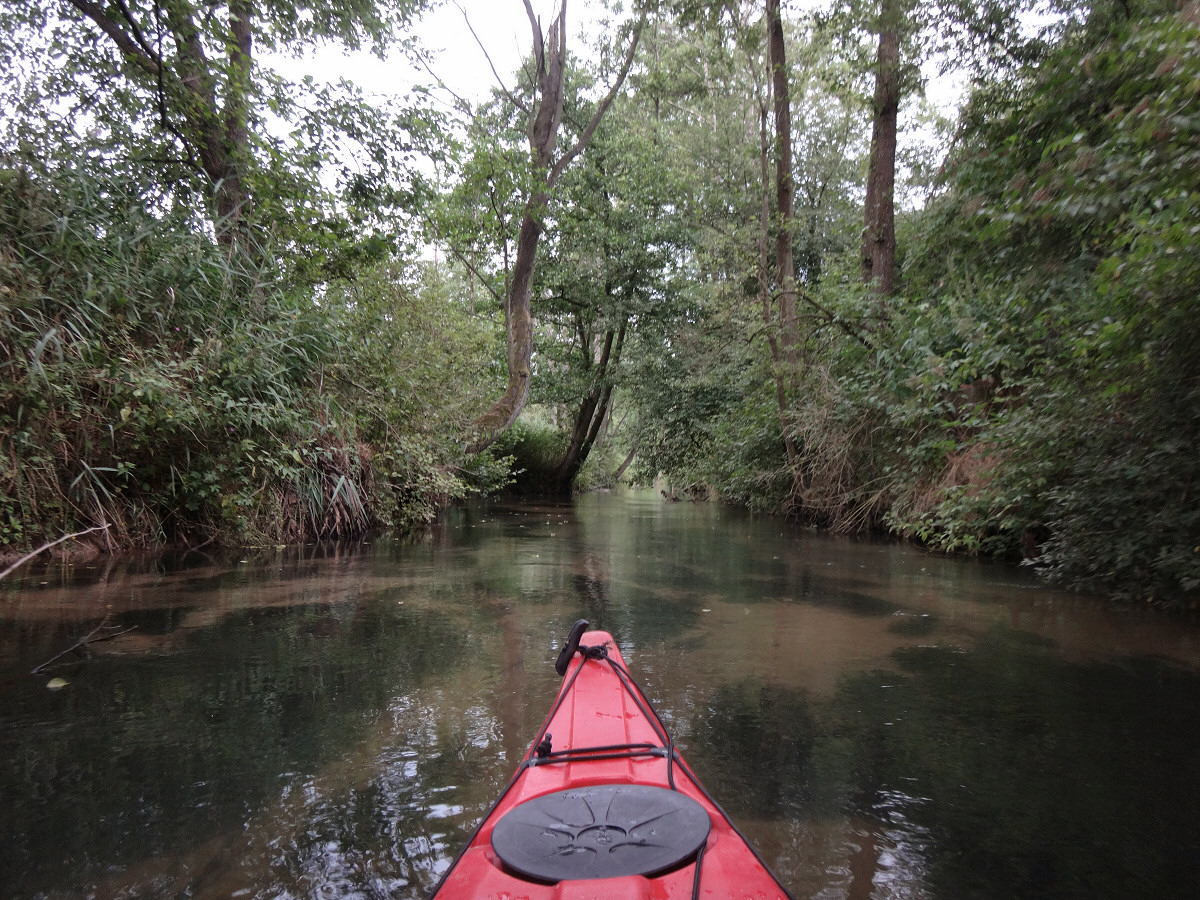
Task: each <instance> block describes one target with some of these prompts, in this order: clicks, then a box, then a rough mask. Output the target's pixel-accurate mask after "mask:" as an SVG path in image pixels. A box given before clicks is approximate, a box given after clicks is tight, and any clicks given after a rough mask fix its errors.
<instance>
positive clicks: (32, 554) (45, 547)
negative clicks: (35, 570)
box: [0, 525, 112, 578]
mask: <svg viewBox="0 0 1200 900" xmlns="http://www.w3.org/2000/svg"><path fill="white" fill-rule="evenodd" d="M110 528H112V526H111V525H97V526H96V527H95V528H89V529H88V530H87V531H77V532H75V533H74V534H64V535H63V536H62V537H60V538H59V539H58V540H57V541H51V542H50V543H48V544H42V546H40V547H38V548H37V549H36V550H34V551H32V552H30V553H26V554H25V555H24V556H22V557H21V558H20V559H18V560H17V561H16V562H15V563H13V564H12V565H11V566H9V567H8V568H7V569H5V570H4V571H3V572H0V578H4V577H5V576H7V575H8V574H9V573H10V572H13V571H15V570H17V569H19V568H20V567H21V566H23V565H25V563H27V562H29V561H30V560H31V559H33V558H34V557H35V556H37V555H38V554H39V553H41V552H42V551H43V550H49V549H50V548H51V547H55V546H58V545H59V544H61V543H62V542H63V541H69V540H71V538H77V537H83V536H84V535H85V534H91V533H92V532H93V531H108V529H110Z"/></svg>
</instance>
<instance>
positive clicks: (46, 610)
mask: <svg viewBox="0 0 1200 900" xmlns="http://www.w3.org/2000/svg"><path fill="white" fill-rule="evenodd" d="M578 618H587V619H589V620H590V621H591V623H592V624H593V626H595V627H599V628H604V629H606V630H608V631H611V632H612V633H613V634H614V636H615V637H616V638H617V641H618V643H619V645H620V648H621V651H622V653H623V654H624V655H625V658H626V660H627V661H628V662H629V664H630V667H631V669H632V671H633V673H634V675H635V676H636V677H637V678H638V679H639V681H640V682H641V683H642V685H643V687H644V689H645V690H646V693H647V694H648V695H649V697H650V699H651V700H652V702H653V703H654V704H655V705H656V707H657V708H658V710H659V712H660V714H661V715H662V717H663V718H664V720H665V721H666V722H667V724H668V726H669V727H670V728H671V729H672V731H673V733H674V736H675V738H676V743H677V744H678V745H679V747H680V748H681V749H682V751H683V753H684V755H685V756H686V757H687V759H688V760H689V762H690V763H691V764H692V766H693V768H695V769H696V770H697V772H698V774H699V776H700V778H701V780H702V781H704V782H705V784H706V786H707V787H708V789H709V790H710V792H711V793H712V794H713V795H714V796H715V797H716V798H717V799H718V800H719V801H721V802H722V804H723V805H724V806H725V808H726V810H727V811H728V812H729V814H730V816H731V817H732V818H733V819H734V820H735V822H736V823H737V824H738V825H739V826H740V827H741V829H742V830H743V831H744V832H745V834H746V835H747V837H748V838H749V839H750V841H751V843H753V844H754V845H755V846H756V847H757V848H758V850H759V851H760V852H761V854H762V855H763V856H764V858H765V859H766V860H767V861H768V862H769V863H770V865H771V866H772V867H773V868H774V869H775V871H776V872H777V874H778V875H779V877H780V879H781V880H782V881H783V882H784V883H785V884H786V885H788V886H789V888H790V889H791V890H792V891H793V893H794V894H795V896H796V897H798V898H801V897H803V898H809V897H815V898H850V900H866V898H875V900H885V898H946V900H958V898H973V897H979V898H990V897H997V898H1001V897H1003V898H1009V897H1021V898H1028V897H1054V898H1062V897H1080V898H1083V897H1087V898H1131V897H1160V898H1173V897H1191V896H1195V893H1196V885H1197V884H1200V625H1197V622H1196V621H1195V620H1194V619H1192V618H1182V617H1180V616H1178V615H1168V614H1164V613H1160V612H1157V611H1154V610H1128V609H1116V608H1113V607H1110V606H1108V605H1107V604H1104V603H1101V602H1098V601H1096V600H1090V599H1085V598H1080V597H1077V596H1073V595H1068V594H1062V593H1058V592H1055V591H1052V590H1049V589H1047V588H1045V587H1041V586H1039V585H1038V584H1037V583H1036V582H1035V581H1034V580H1033V579H1032V577H1031V576H1030V575H1029V574H1028V573H1027V572H1026V571H1024V570H1022V569H1018V568H1016V567H1011V566H1002V565H989V564H983V563H978V562H971V561H964V560H957V559H943V558H939V557H936V556H930V555H926V554H923V553H921V552H918V551H916V550H913V549H910V548H905V547H902V546H897V545H892V544H883V543H871V542H857V541H849V540H843V539H835V538H830V537H826V536H823V535H820V534H816V533H813V532H809V531H806V530H803V529H799V528H794V527H792V526H789V525H786V524H784V523H781V522H778V521H773V520H767V519H762V518H754V517H751V516H749V515H747V514H745V513H742V512H739V511H736V510H730V509H725V508H722V507H719V506H716V505H710V504H690V503H667V502H665V501H663V500H662V498H661V497H658V496H655V495H653V494H649V493H638V494H625V495H619V494H612V495H593V496H587V497H583V498H580V499H577V500H576V501H575V502H574V503H568V504H562V505H516V504H502V503H492V504H487V505H479V506H474V507H471V508H468V509H461V510H452V511H450V512H448V513H447V514H446V515H445V516H444V517H443V519H442V520H441V521H440V522H439V523H438V525H437V526H436V527H435V528H434V529H433V530H432V531H431V532H430V533H428V534H426V535H423V536H422V537H420V538H418V539H415V540H409V541H396V542H388V541H380V542H377V543H372V544H363V545H356V546H354V547H352V548H344V547H343V548H336V549H333V548H287V549H268V550H262V551H248V552H246V553H243V554H240V555H234V556H229V557H221V558H208V557H204V556H201V555H194V556H192V557H190V558H189V559H187V560H185V561H182V562H179V563H167V562H164V561H153V562H129V561H125V562H122V563H120V564H118V565H116V566H114V565H113V564H111V563H108V564H106V563H105V562H103V561H100V562H96V563H90V564H87V565H84V564H78V565H76V566H74V567H55V568H51V569H49V570H45V569H40V570H28V571H23V572H19V573H17V575H15V576H10V578H9V579H7V580H6V581H4V582H0V808H2V809H3V824H2V825H0V896H2V897H4V898H46V900H50V898H85V897H86V898H97V900H107V898H125V900H135V898H180V897H189V898H242V897H244V898H308V897H317V898H385V897H387V898H401V900H403V898H417V897H423V896H425V894H426V892H427V891H428V890H429V889H430V888H431V887H432V886H433V885H434V884H435V883H436V881H437V878H438V876H439V874H440V873H441V872H442V871H443V870H444V869H445V867H446V866H447V865H448V864H449V862H450V860H451V859H452V858H453V856H454V854H455V853H456V852H457V850H458V847H459V846H460V844H461V843H462V842H463V841H465V839H466V838H467V836H468V835H469V834H470V832H471V830H472V829H473V827H474V825H475V823H476V822H477V821H478V820H479V819H480V818H481V817H482V815H483V814H484V812H485V811H486V810H487V808H488V807H489V806H490V804H491V802H492V800H493V799H494V797H495V796H496V794H497V793H498V792H499V791H500V789H501V788H502V787H503V785H504V784H505V783H506V781H507V780H508V777H509V775H510V774H511V773H512V770H513V769H514V767H515V765H516V763H517V761H518V760H519V758H520V757H521V755H522V754H523V753H524V751H525V748H526V743H527V741H528V740H529V739H530V738H531V737H532V736H533V734H534V732H535V731H536V729H537V727H538V725H539V723H540V721H541V719H542V716H543V715H544V714H545V712H546V711H547V709H548V708H549V705H550V703H551V701H552V699H553V697H554V693H555V690H556V687H557V681H558V679H557V677H556V676H555V674H554V671H553V665H552V663H553V659H554V656H555V653H556V649H557V646H558V643H559V641H560V640H561V638H562V637H563V635H565V634H566V632H567V630H568V629H569V627H570V625H571V623H572V622H573V621H574V620H576V619H578ZM97 626H103V627H102V628H101V630H99V631H96V632H95V635H94V636H95V637H109V636H111V639H109V640H104V641H99V642H94V643H91V644H90V645H89V652H88V653H87V654H86V655H83V654H80V653H73V654H69V655H67V656H64V657H62V658H60V659H58V660H57V661H55V662H53V663H51V664H50V665H49V666H46V667H45V668H41V669H40V670H39V671H38V673H37V674H31V670H33V669H34V668H35V667H39V666H41V665H42V664H43V663H46V662H47V661H48V660H50V659H52V658H53V657H54V656H55V655H56V654H58V653H60V652H61V651H63V650H64V649H66V648H68V647H70V646H71V645H72V644H73V643H75V642H76V641H78V640H79V639H80V638H81V637H83V636H85V635H87V634H88V633H89V632H91V631H92V630H93V629H95V628H96V627H97ZM124 629H132V630H124ZM121 630H124V633H121V634H117V633H116V632H117V631H121ZM64 682H65V683H64Z"/></svg>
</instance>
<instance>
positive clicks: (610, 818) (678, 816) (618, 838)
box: [492, 784, 709, 882]
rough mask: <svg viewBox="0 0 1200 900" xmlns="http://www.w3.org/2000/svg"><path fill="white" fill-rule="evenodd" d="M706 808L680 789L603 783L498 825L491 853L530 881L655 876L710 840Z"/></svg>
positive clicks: (542, 800)
mask: <svg viewBox="0 0 1200 900" xmlns="http://www.w3.org/2000/svg"><path fill="white" fill-rule="evenodd" d="M708 829H709V819H708V813H707V812H705V810H704V807H703V806H701V805H700V804H699V803H697V802H696V801H695V800H693V799H692V798H691V797H688V796H685V795H684V794H681V793H679V792H678V791H669V790H667V789H666V788H660V787H651V786H649V785H640V784H600V785H593V786H589V787H582V788H572V789H571V790H566V791H558V792H556V793H553V794H543V795H542V796H541V797H535V798H534V799H532V800H529V801H527V802H525V803H522V804H521V805H520V806H517V807H515V808H513V809H511V810H509V812H508V813H506V814H505V815H504V816H503V817H501V819H500V821H499V822H497V823H496V827H495V828H494V829H493V830H492V848H493V849H494V850H495V851H496V853H497V854H498V855H499V857H500V859H501V860H503V861H504V863H505V865H507V866H508V867H509V868H510V869H512V870H513V871H514V872H516V873H517V874H519V875H522V876H524V877H525V878H529V879H532V880H535V881H546V882H556V881H567V880H573V879H582V878H616V877H619V876H622V875H657V874H659V873H661V872H665V871H667V870H668V869H671V868H674V867H675V866H677V865H679V864H681V863H683V862H686V861H688V860H690V859H691V858H692V857H693V856H695V854H696V851H697V850H699V849H700V847H701V846H702V845H703V844H704V842H705V841H706V840H707V839H708Z"/></svg>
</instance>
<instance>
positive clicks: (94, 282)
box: [0, 161, 496, 546]
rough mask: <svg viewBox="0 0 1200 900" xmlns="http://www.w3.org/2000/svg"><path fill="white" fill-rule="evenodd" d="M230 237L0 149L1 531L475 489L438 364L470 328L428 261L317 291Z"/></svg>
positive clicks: (133, 524) (116, 529)
mask: <svg viewBox="0 0 1200 900" xmlns="http://www.w3.org/2000/svg"><path fill="white" fill-rule="evenodd" d="M235 258H239V259H246V258H247V257H245V256H238V255H236V254H231V253H229V252H228V251H227V250H225V249H224V248H222V247H220V246H219V245H218V244H217V243H216V242H214V241H213V240H212V239H211V238H210V237H209V236H208V235H207V234H206V233H205V232H204V229H203V228H202V227H201V226H198V224H197V223H196V222H195V221H194V220H193V219H192V218H190V217H189V215H188V214H187V213H186V212H184V211H181V210H180V209H179V208H177V207H175V208H164V209H159V208H153V207H152V206H151V205H150V204H147V203H146V202H145V201H144V200H143V198H141V197H140V196H139V195H138V194H137V193H136V192H135V191H133V190H131V189H129V188H128V187H127V186H126V185H125V184H124V183H121V182H120V181H119V180H118V179H112V180H110V179H107V178H105V177H104V176H103V175H97V174H95V173H88V172H87V171H85V170H82V169H80V170H76V171H75V172H74V173H72V174H62V173H59V174H54V175H52V174H50V173H47V172H41V171H38V170H37V169H35V168H33V167H31V166H28V165H21V164H16V163H14V162H12V161H10V162H9V163H8V164H7V165H6V166H4V167H3V168H0V458H3V461H4V462H3V468H0V544H11V545H17V546H25V545H30V544H33V543H36V542H39V541H41V540H43V539H46V538H50V537H56V536H57V535H58V534H61V533H64V532H70V531H76V530H82V529H83V528H86V527H92V526H96V525H108V526H110V527H109V530H108V532H107V534H106V538H107V540H109V541H111V543H112V545H114V546H127V545H134V544H155V543H160V542H163V541H185V542H190V543H196V542H199V541H203V540H207V539H209V538H213V537H219V538H220V539H223V540H228V541H240V542H256V541H266V540H270V541H298V540H311V539H314V538H321V537H336V536H345V535H350V534H355V533H359V532H361V531H363V530H364V529H366V528H368V527H373V526H379V525H387V526H403V525H406V524H408V523H411V522H413V521H416V520H420V519H426V518H428V517H429V516H431V515H432V512H433V510H434V509H435V508H436V506H437V505H438V503H440V502H443V501H444V500H446V499H447V498H449V497H454V496H461V495H462V494H463V493H465V492H466V491H467V490H469V487H468V483H467V481H466V480H464V477H463V476H464V474H465V473H463V472H461V471H460V470H459V468H458V463H459V461H460V460H461V451H460V450H459V449H458V445H459V441H458V439H457V435H453V434H452V432H453V431H454V429H455V428H456V427H457V426H458V425H459V424H461V423H462V422H464V421H465V420H466V418H467V415H468V411H467V410H466V406H469V403H470V393H469V390H468V389H467V388H465V387H464V385H469V384H471V379H470V378H469V377H461V376H459V377H454V378H450V377H449V375H448V373H449V372H450V371H451V367H452V361H454V362H453V365H454V366H455V367H457V369H456V371H458V370H465V371H466V372H468V373H470V372H471V371H473V370H478V369H481V368H482V365H481V364H478V363H473V362H472V360H473V358H474V355H475V354H476V353H477V352H478V351H479V348H480V345H481V337H480V334H479V330H478V328H476V327H474V326H473V325H472V323H471V322H470V321H468V319H467V317H466V315H465V314H463V316H462V317H461V319H456V320H455V321H453V322H446V321H444V320H443V318H444V317H445V316H451V315H453V314H454V312H453V310H454V307H453V305H452V304H449V303H446V302H445V301H446V296H445V287H444V286H442V285H439V283H438V282H437V279H436V278H433V277H430V278H427V279H426V280H425V282H424V283H422V282H420V281H418V280H416V279H415V278H414V279H413V283H410V285H409V287H407V288H400V287H397V282H398V280H399V279H400V277H401V276H400V275H399V274H398V273H396V272H392V271H388V270H381V271H379V272H375V273H369V274H367V275H364V276H363V277H362V278H361V279H360V280H359V281H358V282H357V283H356V285H355V287H354V288H353V290H351V288H333V287H331V286H329V285H326V286H323V287H322V288H321V289H320V290H316V291H314V289H313V288H312V287H305V286H291V287H285V286H284V285H283V284H281V283H279V282H278V281H277V280H275V279H273V277H272V272H273V271H274V267H273V265H272V264H270V263H264V264H261V265H258V266H256V267H255V269H254V270H253V271H248V270H247V268H246V266H245V265H243V266H241V267H239V266H236V265H234V264H233V263H231V259H235ZM259 258H261V259H265V260H270V258H271V256H270V254H269V253H267V252H263V253H261V254H260V257H259ZM438 291H441V296H440V297H438V298H437V299H438V300H439V301H440V308H441V309H443V310H444V311H443V312H440V313H437V314H430V313H429V310H428V309H427V308H424V307H423V299H422V298H425V299H429V295H430V294H431V293H436V292H438ZM439 317H443V318H439ZM431 348H436V352H433V350H431ZM434 409H436V410H438V411H439V413H442V412H444V413H445V414H444V415H439V417H438V422H439V423H440V425H439V426H438V427H437V428H434V427H431V426H430V421H431V418H432V417H431V416H430V412H431V410H434ZM456 410H457V412H456ZM474 465H475V467H476V468H477V469H478V470H479V471H478V475H479V476H480V477H481V478H483V479H484V480H487V479H493V478H495V477H496V473H495V471H493V469H494V467H492V468H489V466H490V463H489V461H488V460H483V461H480V462H477V463H475V464H474Z"/></svg>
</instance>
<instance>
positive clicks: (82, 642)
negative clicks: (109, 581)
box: [29, 616, 137, 675]
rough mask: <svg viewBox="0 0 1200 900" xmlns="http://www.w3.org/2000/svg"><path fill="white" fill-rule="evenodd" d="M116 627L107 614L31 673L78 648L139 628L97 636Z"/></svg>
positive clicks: (131, 626) (130, 627)
mask: <svg viewBox="0 0 1200 900" xmlns="http://www.w3.org/2000/svg"><path fill="white" fill-rule="evenodd" d="M115 627H116V626H114V625H109V624H108V616H105V617H104V618H103V619H101V620H100V624H99V625H97V626H96V627H95V628H93V629H92V630H91V631H89V632H88V633H87V634H85V635H84V636H83V637H81V638H80V639H79V640H77V641H76V642H75V643H73V644H72V645H71V646H70V647H68V648H67V649H66V650H64V651H63V652H62V653H59V654H56V655H55V656H52V657H50V658H49V659H48V660H46V661H45V662H44V663H42V664H41V665H40V666H37V667H36V668H33V669H31V670H30V672H29V674H30V675H37V674H38V673H39V672H41V671H42V670H44V669H45V668H46V667H47V666H49V665H50V664H51V663H54V662H57V661H58V660H60V659H62V658H63V657H64V656H66V655H67V654H68V653H74V652H75V651H76V650H84V651H86V650H87V645H88V644H96V643H99V642H100V641H111V640H112V639H113V638H115V637H120V636H121V635H123V634H128V633H129V632H130V631H133V629H135V628H137V626H136V625H130V626H129V627H128V628H122V629H121V630H120V631H112V632H111V633H110V634H102V635H100V637H96V632H97V631H100V630H101V629H104V628H108V629H112V628H115Z"/></svg>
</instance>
